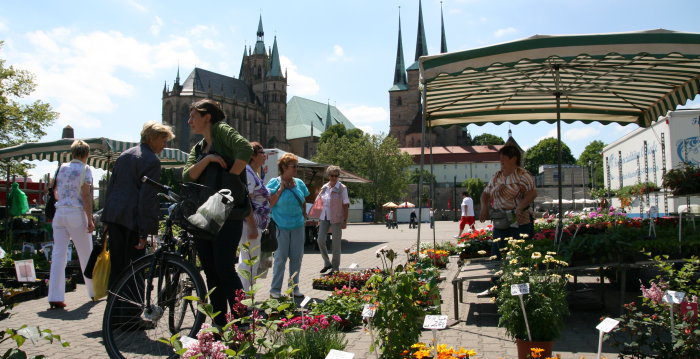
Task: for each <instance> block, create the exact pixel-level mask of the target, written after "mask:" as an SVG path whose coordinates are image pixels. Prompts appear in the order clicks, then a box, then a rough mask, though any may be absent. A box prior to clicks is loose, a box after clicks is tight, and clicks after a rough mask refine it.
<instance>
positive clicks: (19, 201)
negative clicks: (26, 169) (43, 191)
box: [8, 182, 29, 217]
mask: <svg viewBox="0 0 700 359" xmlns="http://www.w3.org/2000/svg"><path fill="white" fill-rule="evenodd" d="M8 203H9V205H10V216H12V217H16V216H21V215H23V214H25V213H27V211H29V202H28V201H27V195H26V194H25V193H24V192H22V190H21V189H19V184H17V182H13V183H12V188H11V189H10V200H9V201H8Z"/></svg>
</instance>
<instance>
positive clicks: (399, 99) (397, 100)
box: [396, 96, 401, 106]
mask: <svg viewBox="0 0 700 359" xmlns="http://www.w3.org/2000/svg"><path fill="white" fill-rule="evenodd" d="M396 105H398V106H401V96H399V98H397V99H396Z"/></svg>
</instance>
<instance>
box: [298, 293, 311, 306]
mask: <svg viewBox="0 0 700 359" xmlns="http://www.w3.org/2000/svg"><path fill="white" fill-rule="evenodd" d="M310 300H311V297H309V296H308V295H307V296H305V297H304V300H302V301H301V304H299V306H300V307H302V308H305V307H306V305H307V304H309V301H310Z"/></svg>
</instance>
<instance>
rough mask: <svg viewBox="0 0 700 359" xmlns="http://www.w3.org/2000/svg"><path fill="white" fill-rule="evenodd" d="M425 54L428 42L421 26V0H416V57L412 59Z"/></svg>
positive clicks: (416, 59)
mask: <svg viewBox="0 0 700 359" xmlns="http://www.w3.org/2000/svg"><path fill="white" fill-rule="evenodd" d="M427 54H428V42H427V41H426V39H425V27H424V26H423V5H422V4H421V0H418V34H417V36H416V58H415V59H414V60H415V61H418V58H419V57H421V56H425V55H427Z"/></svg>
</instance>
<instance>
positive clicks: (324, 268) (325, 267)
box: [321, 265, 333, 274]
mask: <svg viewBox="0 0 700 359" xmlns="http://www.w3.org/2000/svg"><path fill="white" fill-rule="evenodd" d="M331 268H333V266H332V265H327V266H324V267H323V268H321V274H324V273H326V272H328V270H329V269H331Z"/></svg>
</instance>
